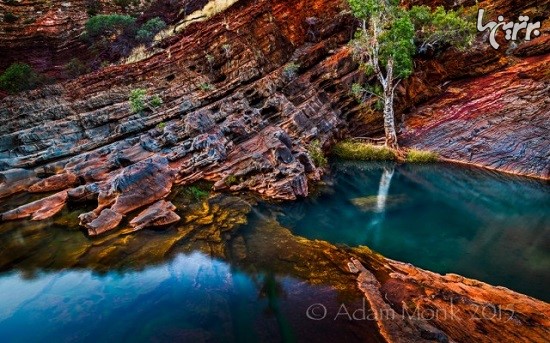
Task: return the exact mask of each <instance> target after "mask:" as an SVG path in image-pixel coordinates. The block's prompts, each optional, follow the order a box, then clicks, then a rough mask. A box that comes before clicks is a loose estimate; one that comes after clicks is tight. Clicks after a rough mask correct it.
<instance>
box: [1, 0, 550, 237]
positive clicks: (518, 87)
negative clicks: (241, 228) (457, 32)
mask: <svg viewBox="0 0 550 343" xmlns="http://www.w3.org/2000/svg"><path fill="white" fill-rule="evenodd" d="M79 4H80V3H78V2H75V3H74V4H73V5H74V7H71V8H72V10H75V8H79V7H78V6H80V5H79ZM485 5H486V6H488V7H489V8H491V9H493V10H495V11H496V10H497V9H498V10H499V11H503V13H512V12H513V11H512V10H513V9H516V7H514V6H515V5H513V4H511V3H509V2H506V3H505V2H484V3H482V4H480V6H485ZM21 6H23V4H21ZM71 6H72V5H71ZM547 8H548V2H544V3H542V4H540V3H537V4H535V3H531V2H527V3H524V4H522V5H521V6H519V5H518V6H517V9H519V10H522V11H526V12H529V13H538V12H539V11H545V10H547ZM79 25H80V26H79ZM353 25H354V21H353V19H352V18H351V16H350V15H349V12H347V11H346V5H345V2H343V1H342V2H339V1H336V2H333V1H319V0H317V1H297V0H296V1H291V2H285V1H244V0H243V1H239V2H237V3H236V4H235V5H234V6H233V7H231V8H230V9H228V10H227V11H226V12H224V13H222V14H219V15H218V16H216V17H214V18H212V19H211V20H208V21H206V22H202V23H196V24H194V25H191V26H189V27H187V28H186V29H185V30H184V31H182V32H180V33H178V34H175V35H174V36H172V37H169V38H167V39H166V40H165V41H164V42H163V43H162V44H161V47H162V48H163V50H162V51H161V52H159V53H157V54H155V55H154V56H152V57H149V58H146V59H145V60H142V61H140V62H137V63H133V64H129V65H118V66H113V67H108V68H105V69H103V70H100V71H98V72H95V73H91V74H88V75H85V76H82V77H80V78H78V79H76V80H73V81H68V82H64V83H61V84H57V85H53V86H48V87H44V88H41V89H38V90H35V91H30V92H26V93H23V94H21V95H18V96H9V97H5V98H3V99H2V102H1V103H0V114H1V115H0V133H1V134H2V137H1V139H0V170H3V171H1V172H0V181H1V186H0V198H3V197H6V196H10V195H12V194H14V193H18V192H21V191H24V190H28V191H30V192H33V193H41V192H43V193H44V194H45V195H49V194H47V193H50V192H56V194H55V195H53V196H49V197H44V198H43V199H39V200H37V201H36V202H33V203H31V204H28V205H23V206H22V207H21V208H19V209H15V210H12V211H9V212H6V213H4V214H3V215H2V220H12V219H16V218H22V217H29V216H30V217H31V218H33V219H45V218H48V217H51V216H53V215H55V214H56V213H57V212H58V211H59V210H60V208H61V207H62V206H63V204H64V203H66V202H79V201H90V200H92V201H93V200H97V202H98V206H97V208H96V209H95V210H93V211H91V212H88V213H85V214H82V215H81V217H80V218H81V224H82V225H83V226H85V227H86V228H88V230H89V233H90V234H92V235H94V234H99V233H103V232H105V231H108V230H111V229H114V228H116V227H117V226H118V225H119V224H120V223H121V222H122V221H123V220H124V217H125V216H129V217H130V218H128V219H129V220H130V221H131V220H132V217H133V216H134V215H135V213H134V211H136V210H143V209H145V208H146V207H147V206H150V205H151V204H154V203H157V202H158V201H160V200H162V199H163V198H165V197H166V196H167V195H168V194H169V193H170V190H171V188H172V185H174V184H190V183H193V182H195V181H197V180H201V179H204V180H209V181H212V182H214V183H215V184H214V188H215V189H218V190H222V189H232V190H241V189H245V190H246V189H247V190H253V191H255V192H258V193H260V194H263V195H264V196H266V197H270V198H275V199H295V198H296V197H299V196H306V195H307V194H308V182H309V181H315V180H317V179H318V178H319V176H320V174H321V172H322V171H321V170H319V169H318V168H316V167H315V165H314V161H313V160H312V158H311V157H310V154H308V148H307V147H308V145H309V144H310V143H311V142H312V141H313V140H319V141H320V142H321V144H322V145H324V146H325V147H328V146H329V145H330V143H331V142H332V140H333V139H334V138H335V137H337V136H340V135H345V134H346V133H347V132H351V133H352V134H361V135H372V134H376V133H377V132H380V129H381V120H380V116H379V114H377V113H376V112H375V111H372V110H371V109H369V107H368V105H367V106H361V105H359V104H358V103H357V102H356V101H355V100H354V99H353V98H352V97H351V96H350V94H349V93H350V86H351V84H352V83H354V82H357V81H365V80H364V76H363V75H362V73H361V72H359V71H358V70H357V66H356V64H355V63H354V62H353V59H352V57H351V55H350V51H349V49H348V48H347V46H346V43H347V42H348V41H349V39H350V37H351V36H352V34H353V31H354V26H353ZM74 26H75V27H80V29H81V23H80V24H78V23H75V24H74ZM542 32H543V34H542V35H541V36H540V37H539V38H537V39H536V40H534V41H531V42H523V43H521V44H519V45H517V46H515V47H513V48H510V49H508V50H506V49H502V50H500V51H494V50H492V48H491V47H490V46H489V45H488V44H487V43H486V42H485V41H484V40H483V37H480V38H479V40H478V41H477V42H476V44H475V45H474V47H473V48H472V49H470V50H468V51H466V52H457V51H455V50H452V49H448V50H446V51H444V52H443V53H442V54H440V55H438V56H419V58H418V60H417V70H418V72H417V73H416V74H415V75H414V76H413V77H411V78H410V79H409V80H407V82H404V83H403V85H402V86H401V87H400V89H398V98H399V99H401V101H400V103H399V104H398V107H399V110H400V111H401V112H403V113H405V116H404V120H401V119H400V120H399V121H400V122H401V126H402V139H403V141H404V142H405V144H406V145H411V146H420V147H423V148H430V149H433V150H437V151H438V152H440V153H441V155H442V156H443V157H445V158H450V159H455V160H460V161H465V162H469V163H475V164H480V165H485V166H489V167H493V168H496V169H499V170H504V171H509V172H514V173H519V174H527V175H531V176H536V177H542V178H548V175H549V172H548V170H549V161H548V156H549V155H550V151H549V149H550V145H549V144H547V138H546V133H547V132H548V131H549V129H550V127H549V126H550V120H549V116H548V104H547V99H546V98H547V93H548V75H547V71H546V69H545V66H546V65H547V62H548V60H549V55H548V44H547V43H548V38H547V36H548V35H547V34H548V26H547V25H546V24H545V26H544V29H543V30H542ZM35 33H36V32H35V31H33V32H30V33H29V34H30V36H31V37H34V36H33V35H34V34H35ZM21 37H25V35H24V34H23V35H22V36H21V35H19V36H17V37H16V38H14V39H15V40H16V41H19V39H22V38H21ZM50 43H51V44H53V46H58V45H59V44H58V43H55V42H53V43H52V42H50ZM13 46H14V48H15V49H16V50H17V45H16V44H15V43H14V45H13ZM53 63H54V64H55V63H56V62H55V61H54V62H53ZM485 74H489V75H486V76H483V75H485ZM460 78H462V79H463V80H461V81H454V80H456V79H460ZM135 88H144V89H147V90H148V92H149V95H150V96H152V95H154V94H158V95H160V96H161V97H162V98H163V100H164V104H163V105H162V106H161V107H160V108H158V109H155V110H150V109H146V110H144V111H141V112H139V113H132V112H131V111H130V108H129V105H128V96H129V93H130V91H131V90H132V89H135ZM482 90H483V92H482ZM519 99H523V100H521V101H519ZM522 104H525V105H526V104H529V110H528V112H525V111H524V110H522ZM527 116H528V118H527ZM409 118H410V119H409ZM166 214H167V215H169V212H166ZM169 216H170V217H173V216H171V215H169ZM136 220H137V219H136ZM138 221H139V220H138Z"/></svg>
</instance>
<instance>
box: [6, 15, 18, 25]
mask: <svg viewBox="0 0 550 343" xmlns="http://www.w3.org/2000/svg"><path fill="white" fill-rule="evenodd" d="M17 20H19V17H18V16H16V15H15V14H13V13H11V12H7V13H6V14H4V21H5V22H6V23H10V24H13V23H15V22H16V21H17Z"/></svg>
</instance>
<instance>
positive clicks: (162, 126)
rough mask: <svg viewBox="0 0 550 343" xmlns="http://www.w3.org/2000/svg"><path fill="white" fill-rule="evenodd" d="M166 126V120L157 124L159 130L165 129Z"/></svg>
mask: <svg viewBox="0 0 550 343" xmlns="http://www.w3.org/2000/svg"><path fill="white" fill-rule="evenodd" d="M165 127H166V123H165V122H160V123H158V124H157V129H159V130H164V128H165Z"/></svg>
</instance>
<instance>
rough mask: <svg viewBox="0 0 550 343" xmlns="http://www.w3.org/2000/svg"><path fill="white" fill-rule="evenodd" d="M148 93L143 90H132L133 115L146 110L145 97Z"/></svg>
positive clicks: (131, 106) (131, 105)
mask: <svg viewBox="0 0 550 343" xmlns="http://www.w3.org/2000/svg"><path fill="white" fill-rule="evenodd" d="M146 95H147V91H146V90H145V89H142V88H137V89H132V91H131V92H130V98H129V101H130V109H131V110H132V112H133V113H137V112H141V111H143V110H144V109H145V96H146Z"/></svg>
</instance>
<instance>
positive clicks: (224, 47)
mask: <svg viewBox="0 0 550 343" xmlns="http://www.w3.org/2000/svg"><path fill="white" fill-rule="evenodd" d="M222 50H223V53H224V55H225V57H227V58H229V56H230V55H231V44H224V45H222Z"/></svg>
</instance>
